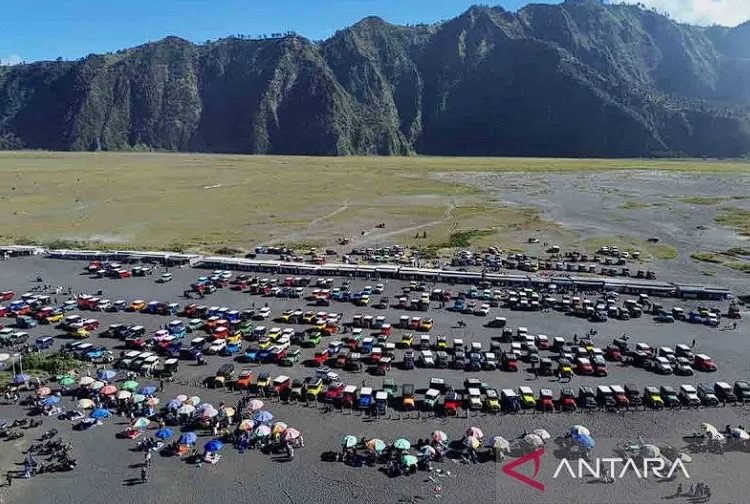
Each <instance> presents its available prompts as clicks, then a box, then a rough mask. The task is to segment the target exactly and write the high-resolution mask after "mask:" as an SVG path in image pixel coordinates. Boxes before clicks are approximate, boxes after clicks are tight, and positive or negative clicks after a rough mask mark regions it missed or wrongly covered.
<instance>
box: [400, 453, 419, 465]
mask: <svg viewBox="0 0 750 504" xmlns="http://www.w3.org/2000/svg"><path fill="white" fill-rule="evenodd" d="M417 461H418V459H417V457H415V456H414V455H404V456H403V457H401V463H402V464H404V465H405V466H406V467H410V466H415V465H417Z"/></svg>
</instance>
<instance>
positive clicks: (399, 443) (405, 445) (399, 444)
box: [393, 438, 411, 450]
mask: <svg viewBox="0 0 750 504" xmlns="http://www.w3.org/2000/svg"><path fill="white" fill-rule="evenodd" d="M393 447H394V448H395V449H397V450H408V449H409V448H411V443H410V442H409V441H407V440H406V439H404V438H401V439H397V440H396V441H394V442H393Z"/></svg>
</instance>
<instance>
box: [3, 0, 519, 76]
mask: <svg viewBox="0 0 750 504" xmlns="http://www.w3.org/2000/svg"><path fill="white" fill-rule="evenodd" d="M475 3H482V2H480V1H478V0H475V1H473V2H472V1H469V0H465V1H464V0H25V1H19V0H2V3H1V4H0V19H1V21H0V22H1V23H2V29H0V60H2V61H5V62H6V63H9V62H13V61H11V60H17V59H18V58H21V59H23V60H25V61H36V60H42V59H54V58H57V57H58V56H62V57H63V58H65V59H76V58H79V57H81V56H85V55H87V54H89V53H100V52H108V51H115V50H117V49H122V48H125V47H131V46H134V45H138V44H142V43H144V42H147V41H150V40H158V39H160V38H163V37H165V36H167V35H178V36H180V37H183V38H186V39H189V40H192V41H195V42H203V41H205V40H207V39H216V38H219V37H223V36H227V35H231V34H237V33H242V34H245V35H258V34H263V33H271V32H277V31H286V30H293V31H296V32H297V33H299V34H301V35H304V36H306V37H308V38H311V39H320V38H326V37H327V36H329V35H330V34H332V33H333V32H334V31H335V30H337V29H339V28H343V27H345V26H348V25H351V24H353V23H355V22H357V21H358V20H360V19H362V18H363V17H366V16H368V15H374V16H380V17H382V18H384V19H386V20H388V21H390V22H392V23H399V24H403V23H417V22H435V21H439V20H441V19H449V18H452V17H455V16H456V15H457V14H459V13H461V12H463V11H465V10H466V9H467V8H468V7H469V6H470V5H472V4H475ZM491 3H492V4H495V3H497V2H491ZM525 3H527V2H523V1H521V0H502V1H501V4H502V5H503V6H504V7H505V8H507V9H510V10H516V9H517V8H518V7H519V6H520V5H523V4H525Z"/></svg>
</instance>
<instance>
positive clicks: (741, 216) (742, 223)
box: [714, 207, 750, 235]
mask: <svg viewBox="0 0 750 504" xmlns="http://www.w3.org/2000/svg"><path fill="white" fill-rule="evenodd" d="M714 220H715V221H716V223H717V224H721V225H722V226H727V227H731V228H735V229H736V230H737V231H739V233H740V234H743V235H750V210H747V209H744V208H738V207H727V208H724V209H722V211H721V212H720V213H719V214H718V215H717V216H716V218H715V219H714Z"/></svg>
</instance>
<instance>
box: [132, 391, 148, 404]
mask: <svg viewBox="0 0 750 504" xmlns="http://www.w3.org/2000/svg"><path fill="white" fill-rule="evenodd" d="M129 393H130V392H128V394H129ZM145 400H146V396H145V395H143V394H135V395H134V396H133V402H134V403H136V404H140V403H142V402H143V401H145Z"/></svg>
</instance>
